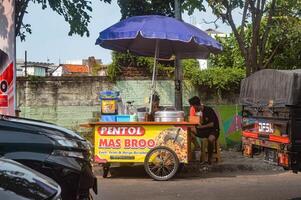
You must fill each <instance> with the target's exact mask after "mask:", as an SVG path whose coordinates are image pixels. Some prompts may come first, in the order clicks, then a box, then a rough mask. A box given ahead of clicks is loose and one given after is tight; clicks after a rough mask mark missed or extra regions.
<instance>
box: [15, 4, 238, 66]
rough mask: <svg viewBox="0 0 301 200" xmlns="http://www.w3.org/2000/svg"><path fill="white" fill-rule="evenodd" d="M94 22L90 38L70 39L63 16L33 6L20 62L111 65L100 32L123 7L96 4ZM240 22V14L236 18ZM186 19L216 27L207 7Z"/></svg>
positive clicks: (222, 28)
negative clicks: (90, 61)
mask: <svg viewBox="0 0 301 200" xmlns="http://www.w3.org/2000/svg"><path fill="white" fill-rule="evenodd" d="M92 8H93V12H92V14H91V16H92V19H91V22H90V24H89V27H88V29H89V31H90V37H86V36H84V37H80V36H78V35H73V36H68V32H69V24H68V23H67V22H65V21H64V19H63V17H62V16H60V15H58V14H56V13H55V12H53V11H52V10H51V9H45V10H42V9H41V5H39V4H33V3H31V4H30V5H29V8H28V14H27V15H26V16H25V17H24V22H25V23H30V24H31V26H32V34H27V37H26V41H25V42H21V41H20V39H19V38H17V44H16V48H17V59H24V54H25V53H24V52H25V51H27V58H28V61H34V62H51V63H55V64H59V63H66V62H68V61H79V60H82V59H87V58H88V57H90V56H94V57H95V58H97V59H101V60H102V62H103V63H104V64H109V63H110V62H111V61H112V59H111V51H110V50H106V49H103V48H102V47H100V46H96V45H95V41H96V39H97V37H98V35H99V32H101V31H102V30H104V29H106V28H107V27H109V26H111V25H113V24H114V23H116V22H118V21H119V20H120V18H121V14H120V8H119V6H118V5H117V3H116V1H113V2H112V4H106V3H103V2H101V1H96V0H94V1H93V6H92ZM234 19H235V20H239V13H236V15H235V16H234ZM183 20H184V21H185V22H188V23H195V24H194V25H197V26H198V27H199V28H201V29H202V30H206V29H208V28H214V29H215V25H214V24H206V23H204V22H203V20H206V21H213V20H215V17H214V15H213V14H212V12H211V10H210V9H209V8H208V7H207V11H206V12H195V13H194V14H193V16H188V15H187V14H186V13H184V14H183ZM218 25H219V26H218V28H217V30H218V31H221V32H224V33H229V32H231V29H230V27H229V26H227V25H226V24H222V23H221V22H219V23H218Z"/></svg>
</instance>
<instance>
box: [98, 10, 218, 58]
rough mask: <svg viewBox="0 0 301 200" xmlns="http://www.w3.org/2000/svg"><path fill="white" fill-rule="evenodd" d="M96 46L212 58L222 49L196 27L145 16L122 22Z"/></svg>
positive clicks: (114, 26) (164, 18) (161, 55)
mask: <svg viewBox="0 0 301 200" xmlns="http://www.w3.org/2000/svg"><path fill="white" fill-rule="evenodd" d="M96 45H100V46H102V47H104V48H106V49H111V50H115V51H119V52H132V53H134V54H136V55H141V56H154V55H155V54H156V50H157V51H158V50H159V52H157V56H158V57H159V58H170V57H172V56H173V55H175V56H177V57H179V58H208V56H209V53H219V52H221V51H222V46H221V44H220V43H218V42H217V41H216V40H214V39H213V38H211V37H210V36H209V35H207V34H206V33H205V32H203V31H201V30H200V29H198V28H197V27H195V26H192V25H190V24H187V23H185V22H182V21H179V20H177V19H175V18H171V17H165V16H159V15H145V16H135V17H130V18H128V19H125V20H123V21H120V22H118V23H116V24H114V25H113V26H111V27H109V28H107V29H105V30H104V31H102V32H100V35H99V38H98V39H97V40H96Z"/></svg>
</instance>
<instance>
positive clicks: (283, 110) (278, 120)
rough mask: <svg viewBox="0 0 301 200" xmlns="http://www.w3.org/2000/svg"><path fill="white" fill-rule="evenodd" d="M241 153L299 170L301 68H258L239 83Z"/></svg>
mask: <svg viewBox="0 0 301 200" xmlns="http://www.w3.org/2000/svg"><path fill="white" fill-rule="evenodd" d="M240 103H241V104H242V106H243V107H242V108H243V109H242V117H243V123H242V124H243V127H242V128H243V132H242V144H243V152H244V155H246V156H249V157H252V156H253V155H254V154H259V153H264V155H265V156H264V157H265V160H266V161H268V162H272V163H276V164H278V165H279V166H282V167H283V168H284V169H287V170H292V171H293V172H295V173H297V172H299V171H301V132H300V130H301V70H271V69H267V70H261V71H259V72H256V73H254V74H252V75H251V76H249V77H248V78H246V79H244V80H243V81H242V83H241V91H240Z"/></svg>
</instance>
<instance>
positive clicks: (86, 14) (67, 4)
mask: <svg viewBox="0 0 301 200" xmlns="http://www.w3.org/2000/svg"><path fill="white" fill-rule="evenodd" d="M104 1H105V2H109V0H104ZM29 3H35V4H40V5H41V9H46V8H51V9H52V10H53V11H54V12H56V13H57V14H59V15H61V16H63V18H64V20H65V21H66V22H67V23H68V24H69V25H70V31H69V33H68V34H69V35H73V34H78V35H80V36H84V35H86V36H89V30H88V24H89V22H90V19H91V15H90V14H91V12H92V1H91V0H76V1H69V0H64V1H61V0H16V36H19V37H20V39H21V40H22V41H23V40H25V37H26V33H31V25H30V24H24V23H23V17H24V15H25V14H27V7H28V5H29Z"/></svg>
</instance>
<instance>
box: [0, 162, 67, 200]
mask: <svg viewBox="0 0 301 200" xmlns="http://www.w3.org/2000/svg"><path fill="white" fill-rule="evenodd" d="M60 194H61V188H60V186H59V185H58V184H57V183H56V182H54V181H53V180H52V179H50V178H48V177H46V176H44V175H42V174H40V173H39V172H37V171H34V170H32V169H30V168H28V167H25V166H24V165H22V164H20V163H17V162H15V161H13V160H8V159H3V158H0V199H5V200H29V199H35V200H43V199H45V200H46V199H47V200H61V197H60Z"/></svg>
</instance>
